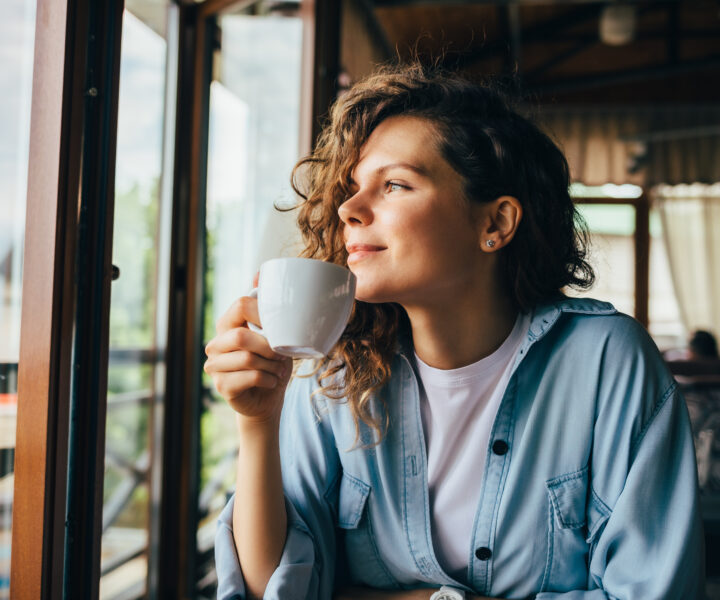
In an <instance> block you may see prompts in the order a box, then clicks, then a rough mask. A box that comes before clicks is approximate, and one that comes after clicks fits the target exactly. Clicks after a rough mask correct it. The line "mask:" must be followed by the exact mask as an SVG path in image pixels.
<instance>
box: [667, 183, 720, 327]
mask: <svg viewBox="0 0 720 600" xmlns="http://www.w3.org/2000/svg"><path fill="white" fill-rule="evenodd" d="M653 197H654V200H655V202H656V203H657V206H658V208H659V210H660V214H661V217H662V223H663V235H664V237H665V247H666V248H667V252H668V259H669V261H670V271H671V273H672V278H673V286H674V288H675V294H676V296H677V299H678V304H679V306H680V314H681V318H682V321H683V324H684V325H685V327H686V328H687V330H688V331H692V330H694V329H709V330H711V331H712V332H713V333H715V334H720V183H716V184H713V185H703V184H693V185H675V186H669V185H660V186H657V187H656V188H655V189H654V190H653Z"/></svg>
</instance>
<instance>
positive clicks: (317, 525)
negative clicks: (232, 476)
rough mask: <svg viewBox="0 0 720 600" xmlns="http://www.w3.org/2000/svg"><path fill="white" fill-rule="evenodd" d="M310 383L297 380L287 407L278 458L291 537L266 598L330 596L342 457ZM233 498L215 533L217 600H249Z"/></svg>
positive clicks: (319, 598) (301, 599)
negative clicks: (234, 522)
mask: <svg viewBox="0 0 720 600" xmlns="http://www.w3.org/2000/svg"><path fill="white" fill-rule="evenodd" d="M311 382H312V380H311V379H310V378H296V379H294V380H293V382H292V384H291V387H290V388H289V389H288V392H287V393H286V397H285V404H284V406H283V413H282V418H281V425H280V459H281V465H282V477H283V489H284V492H285V508H286V511H287V519H288V527H287V538H286V540H285V546H284V548H283V553H282V556H281V559H280V564H279V565H278V567H277V569H276V570H275V572H274V573H273V575H272V576H271V578H270V580H269V581H268V585H267V588H266V589H265V595H264V598H265V600H322V599H325V598H327V599H329V598H331V597H332V591H333V586H334V578H335V555H336V552H335V550H336V539H335V521H336V518H335V515H336V513H337V500H336V497H337V481H338V479H339V477H338V473H339V459H338V457H337V450H336V449H335V444H334V441H333V437H332V432H331V429H330V426H329V423H328V419H324V420H323V419H321V418H320V415H319V413H318V411H317V410H316V407H317V402H313V401H312V399H311V393H312V383H311ZM241 489H242V486H241V485H240V486H238V490H241ZM234 500H235V496H233V498H231V499H230V501H229V502H228V504H227V505H226V506H225V508H224V509H223V511H222V513H221V515H220V518H219V521H218V527H217V531H216V535H215V566H216V570H217V576H218V595H217V597H218V600H242V599H244V598H246V591H245V584H244V581H243V576H242V567H241V565H240V563H239V560H238V556H237V551H236V548H235V542H234V539H233V531H232V512H233V505H234Z"/></svg>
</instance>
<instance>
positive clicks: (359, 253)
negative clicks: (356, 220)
mask: <svg viewBox="0 0 720 600" xmlns="http://www.w3.org/2000/svg"><path fill="white" fill-rule="evenodd" d="M383 250H385V248H383V247H382V246H374V245H372V244H348V245H347V251H348V264H352V263H356V262H358V261H360V260H363V259H364V258H367V257H369V256H375V255H376V254H377V253H378V252H382V251H383Z"/></svg>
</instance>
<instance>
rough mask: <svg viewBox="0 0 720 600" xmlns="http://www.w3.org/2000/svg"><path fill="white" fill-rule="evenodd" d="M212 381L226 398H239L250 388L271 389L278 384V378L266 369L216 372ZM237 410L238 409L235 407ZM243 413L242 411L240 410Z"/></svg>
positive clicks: (229, 399)
mask: <svg viewBox="0 0 720 600" xmlns="http://www.w3.org/2000/svg"><path fill="white" fill-rule="evenodd" d="M213 382H214V383H215V387H216V388H217V391H218V393H219V394H220V395H221V396H223V397H224V398H225V399H226V400H228V401H231V400H233V399H239V398H240V396H241V395H242V394H244V393H245V392H247V391H248V390H250V389H252V388H266V389H273V388H276V387H277V386H278V385H279V384H280V379H279V378H278V377H277V376H275V375H272V374H270V373H268V372H266V371H233V372H228V373H216V374H215V375H214V376H213ZM235 410H239V409H237V408H236V409H235ZM241 412H243V414H245V413H244V411H241Z"/></svg>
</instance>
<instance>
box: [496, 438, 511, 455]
mask: <svg viewBox="0 0 720 600" xmlns="http://www.w3.org/2000/svg"><path fill="white" fill-rule="evenodd" d="M508 449H509V446H508V445H507V442H506V441H504V440H495V442H493V445H492V451H493V452H494V453H495V454H499V455H501V456H502V455H503V454H506V453H507V451H508Z"/></svg>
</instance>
